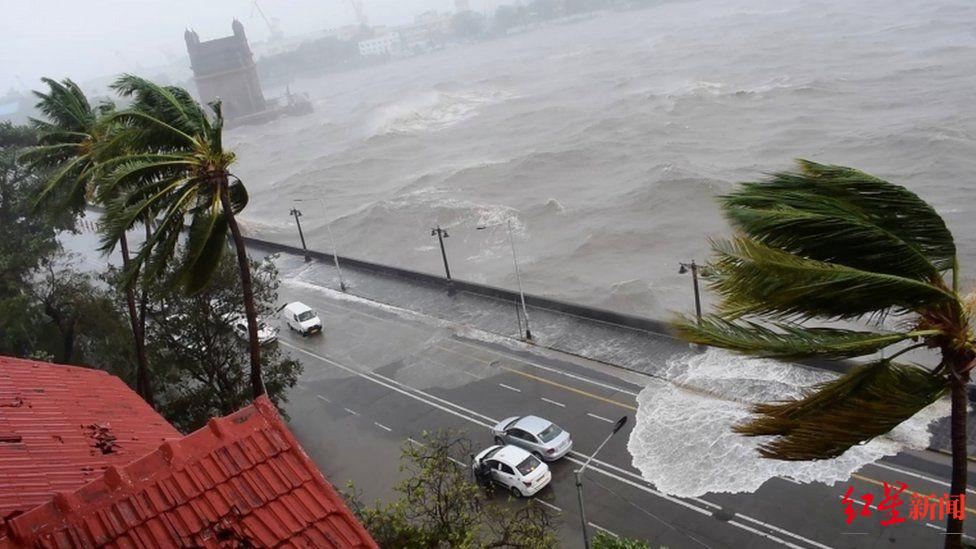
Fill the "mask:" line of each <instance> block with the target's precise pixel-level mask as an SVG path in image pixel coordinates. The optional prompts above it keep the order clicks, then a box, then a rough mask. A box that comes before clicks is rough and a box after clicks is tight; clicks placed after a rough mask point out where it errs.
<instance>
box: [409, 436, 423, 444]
mask: <svg viewBox="0 0 976 549" xmlns="http://www.w3.org/2000/svg"><path fill="white" fill-rule="evenodd" d="M407 442H409V443H411V444H416V445H417V446H427V445H426V444H424V443H423V442H420V441H419V440H414V439H412V438H410V437H407Z"/></svg>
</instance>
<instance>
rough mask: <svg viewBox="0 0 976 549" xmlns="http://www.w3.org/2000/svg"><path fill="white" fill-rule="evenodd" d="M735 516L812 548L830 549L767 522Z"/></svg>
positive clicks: (738, 514) (744, 516)
mask: <svg viewBox="0 0 976 549" xmlns="http://www.w3.org/2000/svg"><path fill="white" fill-rule="evenodd" d="M735 516H736V517H738V518H740V519H742V520H748V521H749V522H751V523H753V524H758V525H759V526H762V527H764V528H769V529H770V530H772V531H774V532H779V533H780V534H783V535H784V536H790V537H792V538H796V539H798V540H800V541H803V542H806V543H809V544H810V545H812V546H814V547H820V549H831V548H830V546H829V545H824V544H822V543H818V542H816V541H813V540H812V539H807V538H805V537H803V536H800V535H798V534H794V533H793V532H790V531H789V530H784V529H782V528H780V527H778V526H773V525H772V524H769V523H768V522H763V521H761V520H757V519H754V518H752V517H748V516H746V515H743V514H742V513H736V514H735Z"/></svg>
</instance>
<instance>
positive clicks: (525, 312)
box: [476, 219, 532, 341]
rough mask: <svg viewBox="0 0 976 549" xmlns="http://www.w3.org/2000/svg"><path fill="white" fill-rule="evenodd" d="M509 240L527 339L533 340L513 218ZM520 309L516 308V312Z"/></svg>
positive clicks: (509, 223)
mask: <svg viewBox="0 0 976 549" xmlns="http://www.w3.org/2000/svg"><path fill="white" fill-rule="evenodd" d="M487 228H488V227H485V226H481V227H476V229H477V230H479V231H483V230H485V229H487ZM508 242H509V243H510V244H511V246H512V263H514V264H515V281H516V283H517V284H518V291H519V299H520V301H521V302H522V316H523V317H525V340H526V341H532V330H531V329H529V309H528V307H526V306H525V292H523V291H522V273H521V272H520V271H519V264H518V255H516V253H515V231H514V230H513V229H512V220H511V219H509V220H508ZM517 312H518V309H517V308H516V313H517ZM521 332H522V321H521V319H519V333H521Z"/></svg>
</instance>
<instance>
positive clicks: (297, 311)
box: [281, 301, 322, 337]
mask: <svg viewBox="0 0 976 549" xmlns="http://www.w3.org/2000/svg"><path fill="white" fill-rule="evenodd" d="M281 319H282V320H283V321H285V325H286V326H288V328H290V329H292V330H295V331H296V332H298V333H300V334H302V337H307V336H310V335H312V334H314V333H319V332H321V331H322V320H321V319H319V315H317V314H315V311H313V310H312V308H311V307H309V306H308V305H306V304H304V303H302V302H301V301H293V302H291V303H289V304H288V305H285V306H284V308H283V309H281Z"/></svg>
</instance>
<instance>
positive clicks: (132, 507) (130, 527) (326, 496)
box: [8, 397, 376, 548]
mask: <svg viewBox="0 0 976 549" xmlns="http://www.w3.org/2000/svg"><path fill="white" fill-rule="evenodd" d="M8 543H9V544H10V545H11V546H13V547H27V546H34V547H93V546H110V547H133V546H141V547H187V546H192V547H218V546H221V547H274V546H286V547H323V548H329V547H343V548H345V547H376V543H375V542H374V541H373V540H372V538H370V536H369V534H367V533H366V530H365V529H364V528H363V527H362V525H360V524H359V522H357V521H356V519H355V518H354V516H353V515H352V513H350V511H349V510H348V508H346V506H345V504H344V503H343V501H342V499H341V498H340V496H339V495H338V494H337V493H336V491H335V489H334V488H333V487H332V486H331V485H330V484H329V483H328V482H326V480H325V479H324V478H323V477H322V474H321V473H319V471H318V469H317V468H316V467H315V465H314V464H313V463H312V461H311V459H310V458H309V457H308V456H307V455H306V454H305V452H304V451H303V450H302V448H301V446H300V445H299V444H298V441H297V440H296V439H295V436H294V435H293V434H292V433H291V431H289V430H288V428H287V427H285V425H284V423H283V422H282V421H281V418H280V417H279V415H278V413H277V411H276V410H275V408H274V405H273V404H271V402H270V401H268V399H267V398H265V397H261V398H259V399H257V400H256V401H255V402H254V404H252V405H251V406H248V407H247V408H244V409H242V410H240V411H238V412H235V413H234V414H231V415H230V416H227V417H225V418H220V419H216V418H215V419H211V420H210V423H209V424H208V425H207V427H204V428H203V429H200V430H199V431H196V432H194V433H192V434H190V435H188V436H186V437H185V438H183V439H182V440H178V441H169V442H166V443H164V444H163V445H162V446H160V447H159V449H158V450H156V451H154V452H152V453H150V454H148V455H146V456H145V457H142V458H140V459H139V460H137V461H134V462H132V463H130V464H129V465H126V466H124V467H114V466H113V467H111V468H109V469H108V470H107V471H106V472H105V474H104V476H103V477H102V478H101V479H99V480H96V481H93V482H91V483H89V484H88V485H86V486H84V487H82V488H81V489H79V490H77V491H75V492H74V493H65V494H59V495H58V496H57V497H56V498H55V499H54V500H53V501H51V502H49V503H46V504H44V505H42V506H40V507H37V508H35V509H33V510H31V511H28V512H27V513H25V514H23V515H20V516H19V517H17V518H15V519H13V520H12V521H11V523H10V540H9V542H8Z"/></svg>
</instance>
